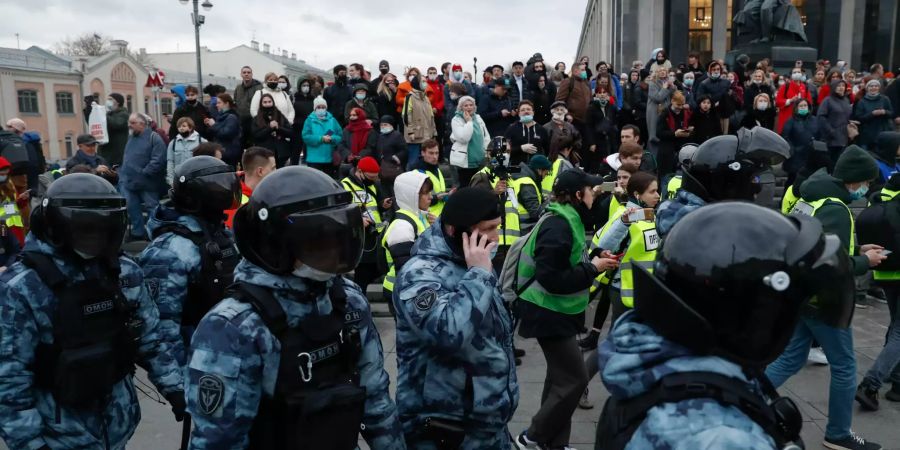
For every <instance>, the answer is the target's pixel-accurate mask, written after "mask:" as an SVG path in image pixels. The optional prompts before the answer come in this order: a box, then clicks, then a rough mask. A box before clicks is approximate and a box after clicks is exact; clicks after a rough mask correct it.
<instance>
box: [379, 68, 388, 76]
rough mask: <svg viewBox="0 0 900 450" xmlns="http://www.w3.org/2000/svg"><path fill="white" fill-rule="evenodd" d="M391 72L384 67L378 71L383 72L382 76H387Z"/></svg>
mask: <svg viewBox="0 0 900 450" xmlns="http://www.w3.org/2000/svg"><path fill="white" fill-rule="evenodd" d="M389 70H390V69H388V68H387V67H382V68H380V69H378V71H379V72H381V74H382V75H386V74H387V73H388V71H389Z"/></svg>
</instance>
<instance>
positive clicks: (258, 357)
mask: <svg viewBox="0 0 900 450" xmlns="http://www.w3.org/2000/svg"><path fill="white" fill-rule="evenodd" d="M234 278H235V281H243V282H246V283H251V284H254V285H257V286H262V287H265V288H268V289H270V290H272V291H273V294H274V295H275V298H277V299H278V300H279V302H280V303H281V307H282V308H284V311H285V314H286V315H287V323H288V325H289V326H291V327H296V326H298V324H299V323H300V322H301V321H302V320H303V319H304V317H305V316H307V315H309V314H311V313H312V312H313V311H317V312H318V313H321V314H328V313H330V312H331V301H330V300H329V299H328V296H327V295H326V294H323V295H321V296H319V297H318V299H317V300H316V303H315V304H313V303H303V302H298V301H297V300H295V299H293V296H292V295H291V293H292V292H307V291H309V289H308V288H307V286H306V283H305V282H304V280H302V279H300V278H298V277H295V276H290V275H289V276H278V275H273V274H271V273H269V272H266V271H264V270H263V269H261V268H259V267H257V266H256V265H254V264H252V263H250V262H248V261H247V260H243V261H241V263H240V264H239V265H238V267H237V268H236V269H235V273H234ZM330 283H331V282H329V285H330ZM345 285H346V291H347V317H350V318H351V320H354V321H357V324H356V326H357V327H358V328H359V330H360V339H361V341H362V354H361V356H360V359H359V370H360V380H361V381H360V383H361V385H362V386H363V387H365V388H366V395H367V397H366V405H365V416H364V418H363V424H364V425H365V429H364V431H363V432H362V434H363V437H364V438H365V440H366V442H368V444H369V446H370V447H371V448H372V449H373V450H383V449H388V450H394V449H397V450H403V449H405V448H406V446H405V445H404V442H403V436H402V434H401V430H400V423H399V422H398V420H397V412H396V407H395V406H394V402H393V401H392V400H391V398H390V396H389V394H388V385H389V383H390V381H389V379H388V375H387V372H385V371H384V359H383V356H382V348H381V340H380V338H379V336H378V330H376V329H375V326H374V324H373V323H372V314H371V311H370V310H369V306H368V302H367V301H366V298H365V296H364V295H363V293H362V291H361V290H360V289H359V287H357V286H356V285H355V284H353V283H352V282H350V281H347V280H345ZM280 348H281V345H280V343H279V342H278V339H277V338H275V336H274V335H272V333H271V332H269V329H268V328H267V327H266V325H265V324H264V323H263V322H262V320H261V319H260V318H259V316H258V315H257V314H256V313H255V312H254V311H253V308H252V307H251V306H250V304H248V303H242V302H240V301H238V300H235V299H233V298H226V299H225V300H222V302H220V303H219V304H218V305H216V306H215V307H214V308H213V309H212V310H211V311H210V312H209V313H207V315H206V316H205V317H204V318H203V320H202V321H201V322H200V324H199V325H198V326H197V331H196V332H195V333H194V336H193V340H192V342H191V349H190V350H191V352H190V355H189V361H190V362H189V364H188V376H187V389H186V391H187V394H186V395H187V404H188V411H189V412H190V413H191V416H192V419H193V421H194V429H193V431H192V432H191V444H190V448H191V449H216V450H218V449H232V448H233V449H243V448H246V447H247V445H248V444H249V440H248V433H249V431H250V428H251V426H252V424H253V420H254V418H255V417H256V412H257V409H258V406H259V403H260V399H261V397H262V396H263V395H268V396H271V395H272V393H273V392H274V389H275V382H276V380H277V378H278V365H279V361H280V359H279V356H280V355H279V351H280ZM204 376H208V377H215V378H216V379H217V380H218V381H219V382H220V383H221V386H222V387H223V392H222V399H221V401H220V402H219V404H218V406H217V407H215V408H214V410H213V411H211V412H209V414H205V413H204V412H202V411H207V410H208V409H206V408H201V407H200V400H199V398H198V396H199V395H200V389H199V380H200V378H201V377H204Z"/></svg>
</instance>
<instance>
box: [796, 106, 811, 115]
mask: <svg viewBox="0 0 900 450" xmlns="http://www.w3.org/2000/svg"><path fill="white" fill-rule="evenodd" d="M807 114H809V110H808V109H805V108H798V109H797V115H798V116H801V117H802V116H805V115H807Z"/></svg>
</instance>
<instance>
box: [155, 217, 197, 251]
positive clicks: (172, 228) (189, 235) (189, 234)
mask: <svg viewBox="0 0 900 450" xmlns="http://www.w3.org/2000/svg"><path fill="white" fill-rule="evenodd" d="M166 233H173V234H176V235H178V236H181V237H183V238H185V239H187V240H189V241H191V242H193V243H194V245H196V246H197V247H201V248H202V246H203V244H204V243H205V242H207V239H206V238H205V236H204V234H205V233H203V232H197V231H191V230H190V229H189V228H188V227H186V226H184V225H181V224H177V223H171V224H166V225H163V226H161V227H159V228H157V229H155V230H153V238H154V239H156V238H158V237H160V236H162V235H164V234H166Z"/></svg>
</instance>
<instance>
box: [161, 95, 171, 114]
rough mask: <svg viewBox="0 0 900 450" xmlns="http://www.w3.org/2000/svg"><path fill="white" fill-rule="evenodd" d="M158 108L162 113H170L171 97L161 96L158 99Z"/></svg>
mask: <svg viewBox="0 0 900 450" xmlns="http://www.w3.org/2000/svg"><path fill="white" fill-rule="evenodd" d="M159 109H160V110H161V111H160V112H161V113H162V114H172V98H171V97H163V98H161V99H159Z"/></svg>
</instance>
